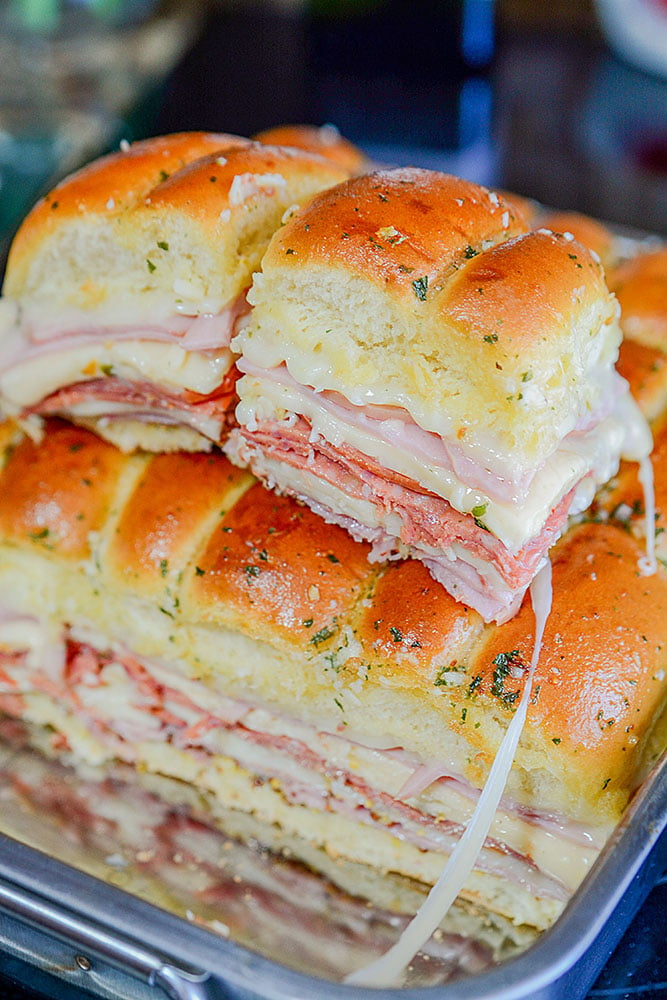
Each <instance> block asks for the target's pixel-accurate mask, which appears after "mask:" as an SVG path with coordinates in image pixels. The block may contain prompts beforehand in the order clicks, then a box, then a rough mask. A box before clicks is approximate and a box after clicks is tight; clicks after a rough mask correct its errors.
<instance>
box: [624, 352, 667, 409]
mask: <svg viewBox="0 0 667 1000" xmlns="http://www.w3.org/2000/svg"><path fill="white" fill-rule="evenodd" d="M616 367H617V369H618V371H619V373H620V374H621V375H622V376H623V378H625V379H627V380H628V382H629V384H630V391H631V392H632V395H633V396H634V398H635V399H636V400H637V402H638V403H639V406H640V408H641V410H642V412H643V414H644V415H645V417H646V418H647V419H648V420H655V418H656V417H657V416H659V414H660V413H662V412H663V410H664V409H665V408H666V407H667V353H665V352H664V351H662V350H659V349H657V348H655V347H647V346H645V345H644V344H640V343H639V342H638V341H636V340H631V339H630V338H627V337H626V338H625V340H623V341H622V343H621V346H620V349H619V354H618V363H617V365H616Z"/></svg>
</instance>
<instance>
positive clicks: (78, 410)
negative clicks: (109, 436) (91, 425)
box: [23, 365, 239, 441]
mask: <svg viewBox="0 0 667 1000" xmlns="http://www.w3.org/2000/svg"><path fill="white" fill-rule="evenodd" d="M238 377H239V372H238V370H237V368H236V366H235V365H234V366H232V368H230V370H229V371H228V372H227V374H226V375H225V377H224V379H223V380H222V382H221V383H220V385H219V386H218V388H217V389H215V390H214V391H213V392H211V393H208V395H203V394H200V393H196V392H191V391H188V390H185V391H183V392H181V393H176V392H169V391H168V390H167V389H164V388H163V387H162V386H158V385H155V384H154V383H152V382H141V381H137V382H134V381H130V380H128V379H121V378H115V377H114V376H108V377H106V378H97V379H89V380H87V381H85V382H77V383H75V384H74V385H69V386H64V387H63V388H62V389H59V390H58V391H57V392H54V393H52V394H51V395H50V396H47V397H46V398H45V399H42V400H40V402H39V403H36V404H35V405H34V406H31V407H29V408H28V409H26V410H25V411H24V414H23V415H24V416H29V415H31V414H38V415H39V416H44V417H46V416H55V415H65V414H70V415H73V416H76V415H78V416H94V417H95V418H97V419H100V418H104V419H106V420H114V419H123V420H128V419H129V420H141V421H155V422H156V423H162V424H178V425H185V426H189V427H192V428H193V429H194V430H197V431H199V432H200V433H202V432H204V433H205V432H208V434H211V433H215V431H214V430H212V429H211V428H215V427H216V426H217V427H218V428H219V430H218V434H217V437H215V440H216V441H217V440H219V439H220V436H221V435H222V432H223V430H225V429H226V428H228V427H229V426H231V423H232V422H233V412H234V402H235V400H236V382H237V380H238ZM202 418H209V419H206V420H202ZM211 418H212V420H211Z"/></svg>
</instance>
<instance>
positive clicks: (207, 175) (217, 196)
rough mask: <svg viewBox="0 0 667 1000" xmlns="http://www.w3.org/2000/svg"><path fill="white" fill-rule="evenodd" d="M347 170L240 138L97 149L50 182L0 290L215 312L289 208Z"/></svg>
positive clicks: (64, 300) (54, 306)
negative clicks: (90, 159) (90, 160)
mask: <svg viewBox="0 0 667 1000" xmlns="http://www.w3.org/2000/svg"><path fill="white" fill-rule="evenodd" d="M346 176H347V173H346V172H345V171H343V170H341V169H340V168H338V167H336V166H335V165H334V164H332V163H330V162H328V161H327V160H325V159H324V158H322V157H319V156H317V155H315V154H308V153H305V152H301V151H299V150H286V149H282V148H279V147H272V146H266V145H262V144H260V143H253V142H250V141H249V140H247V139H242V138H239V137H235V136H224V135H220V136H215V135H201V134H199V133H195V134H194V136H192V137H189V136H187V135H178V136H175V137H165V138H163V139H157V140H148V141H147V142H146V143H138V144H137V145H136V146H130V147H129V148H128V149H126V150H122V151H121V152H119V153H116V154H114V155H112V156H109V157H104V158H103V159H102V160H100V161H97V162H96V163H94V164H92V165H91V166H90V167H87V168H85V169H84V170H82V171H80V172H79V173H77V174H75V175H74V176H72V177H71V178H69V179H68V180H66V181H63V183H62V184H61V185H59V186H58V187H57V188H56V189H55V190H54V191H52V192H51V193H50V194H49V195H47V196H46V198H44V199H43V201H42V202H41V203H40V204H39V205H38V206H37V207H36V208H35V209H34V211H33V212H32V213H31V214H30V215H29V216H28V218H27V220H26V222H25V223H24V225H23V226H22V227H21V229H20V230H19V232H18V234H17V237H16V239H15V241H14V245H13V247H12V250H11V253H10V256H9V261H8V267H7V276H6V281H5V287H4V293H5V295H7V296H10V297H15V298H19V299H29V300H30V301H31V303H33V304H37V305H38V304H39V303H40V302H42V301H43V302H44V303H48V308H49V310H51V311H53V310H59V309H63V310H66V309H67V308H74V309H76V308H78V309H94V308H96V307H98V306H105V305H108V304H110V303H112V302H113V301H114V300H115V299H116V297H118V296H123V297H124V301H127V297H128V296H130V297H131V298H138V299H140V300H145V299H146V298H150V297H154V298H157V299H159V300H160V302H161V303H162V306H163V308H164V309H166V310H168V311H171V312H174V311H184V312H188V311H190V312H195V313H196V312H199V311H201V310H202V309H204V310H213V311H215V310H217V309H218V308H220V307H221V306H224V305H226V304H228V303H229V302H230V301H232V300H233V299H234V298H235V297H236V296H238V295H239V294H240V293H241V292H243V291H244V290H245V288H246V287H247V285H248V283H249V280H250V274H251V273H252V271H253V270H254V269H255V268H257V267H258V266H259V262H260V260H261V256H262V253H263V252H264V249H265V245H266V242H267V241H268V239H269V236H270V235H271V234H272V232H273V231H274V230H275V229H276V228H277V227H278V226H279V225H280V224H281V220H282V217H283V215H284V213H285V212H286V211H288V210H289V209H291V208H294V207H295V206H296V205H297V204H300V203H302V202H303V201H305V200H307V199H308V198H309V197H310V196H311V195H312V194H314V193H315V192H316V191H319V190H321V188H323V187H326V186H328V185H331V184H335V183H338V182H339V181H341V180H343V179H344V178H345V177H346Z"/></svg>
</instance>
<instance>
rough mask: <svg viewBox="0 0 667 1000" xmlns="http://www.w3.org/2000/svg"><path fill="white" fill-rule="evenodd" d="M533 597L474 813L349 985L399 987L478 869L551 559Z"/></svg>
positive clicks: (519, 727)
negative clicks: (417, 899)
mask: <svg viewBox="0 0 667 1000" xmlns="http://www.w3.org/2000/svg"><path fill="white" fill-rule="evenodd" d="M530 596H531V601H532V605H533V613H534V615H535V644H534V647H533V655H532V658H531V662H530V667H529V668H528V672H527V676H526V679H525V683H524V687H523V691H522V693H521V698H520V699H519V704H518V706H517V710H516V712H515V713H514V716H513V718H512V721H511V722H510V724H509V726H508V727H507V731H506V732H505V735H504V737H503V740H502V743H501V744H500V746H499V748H498V751H497V753H496V756H495V758H494V761H493V764H492V766H491V770H490V772H489V776H488V778H487V780H486V783H485V785H484V788H483V789H482V792H481V795H480V797H479V800H478V802H477V806H476V807H475V811H474V812H473V814H472V816H471V818H470V820H469V822H468V824H467V826H466V828H465V830H464V832H463V835H462V836H461V839H460V840H459V841H458V843H457V845H456V847H455V848H454V850H453V851H452V853H451V855H450V856H449V859H448V860H447V863H446V865H445V867H444V868H443V870H442V873H441V874H440V876H439V878H438V880H437V882H436V883H435V884H434V886H433V888H432V889H431V891H430V892H429V894H428V896H427V897H426V899H425V901H424V903H423V904H422V906H421V907H420V909H419V910H418V912H417V913H416V914H415V916H414V917H413V918H412V920H411V921H410V923H409V924H408V925H407V927H406V928H405V929H404V931H403V933H402V934H401V936H400V937H399V939H398V941H396V942H395V944H393V945H392V947H391V948H390V949H389V950H388V951H387V952H385V954H384V955H382V956H380V958H378V959H376V961H374V962H371V963H370V965H367V966H365V967H363V968H361V969H358V970H357V971H356V972H353V973H351V974H350V975H349V976H347V977H346V978H345V982H346V983H350V984H352V985H355V986H375V987H383V986H396V985H400V979H401V977H402V975H403V973H404V972H405V970H406V968H407V966H408V965H409V964H410V962H411V961H412V959H413V958H414V956H415V955H416V954H417V952H418V951H419V949H420V948H422V947H423V946H424V945H425V944H426V942H427V941H428V939H429V938H430V937H431V935H432V934H433V932H434V931H435V930H436V929H437V927H438V926H439V924H440V922H441V921H442V919H443V917H444V916H445V914H446V913H447V912H448V910H449V908H450V906H451V905H452V903H453V902H454V900H455V899H456V897H457V896H458V894H459V892H460V891H461V889H462V888H463V885H464V883H465V882H466V880H467V878H468V876H469V875H470V873H471V871H472V869H473V868H474V866H475V862H476V860H477V856H478V854H479V852H480V850H481V848H482V845H483V844H484V841H485V840H486V837H487V835H488V832H489V828H490V826H491V824H492V822H493V817H494V816H495V813H496V810H497V808H498V805H499V803H500V799H501V797H502V794H503V791H504V789H505V784H506V782H507V776H508V774H509V772H510V769H511V767H512V763H513V761H514V754H515V752H516V748H517V744H518V742H519V739H520V737H521V733H522V731H523V727H524V723H525V721H526V714H527V711H528V704H529V702H530V696H531V690H532V683H533V677H534V674H535V668H536V667H537V663H538V660H539V658H540V652H541V649H542V640H543V637H544V628H545V625H546V622H547V618H548V617H549V613H550V611H551V603H552V589H551V563H550V562H549V559H548V558H547V559H546V560H545V562H544V563H543V564H542V566H541V568H540V571H539V573H538V574H537V576H536V577H535V578H534V580H533V582H532V584H531V586H530Z"/></svg>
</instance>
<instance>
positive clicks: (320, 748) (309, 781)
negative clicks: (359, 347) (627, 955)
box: [0, 634, 594, 903]
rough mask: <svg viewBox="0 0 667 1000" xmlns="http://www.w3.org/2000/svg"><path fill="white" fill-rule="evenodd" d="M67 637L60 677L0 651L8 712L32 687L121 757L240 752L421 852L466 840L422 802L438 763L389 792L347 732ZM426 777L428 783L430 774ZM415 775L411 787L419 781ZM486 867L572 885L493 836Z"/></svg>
mask: <svg viewBox="0 0 667 1000" xmlns="http://www.w3.org/2000/svg"><path fill="white" fill-rule="evenodd" d="M65 641H66V650H67V653H66V657H64V663H63V668H62V671H61V675H60V677H58V678H53V677H50V676H47V675H46V674H44V673H43V672H42V671H41V670H39V669H36V668H33V667H32V666H31V665H30V664H29V662H28V658H27V654H26V653H25V652H23V653H22V652H21V651H19V650H13V651H9V650H7V651H3V652H0V669H1V670H2V676H3V680H4V683H3V685H2V689H0V693H1V694H2V695H3V697H2V708H3V710H4V711H5V713H7V714H8V715H10V716H17V717H24V716H25V713H26V703H25V699H26V698H28V697H29V696H30V693H31V692H39V693H40V694H41V695H42V696H47V697H49V698H51V699H52V700H53V703H54V704H56V705H58V706H59V707H60V708H59V711H60V710H61V709H64V710H65V711H66V712H68V713H69V714H71V715H72V716H73V717H76V718H77V720H78V722H79V723H83V725H84V726H85V728H86V729H87V730H88V731H89V732H90V733H91V735H93V736H94V737H95V738H96V739H97V740H98V741H100V742H101V744H102V745H103V746H105V747H106V752H107V753H108V755H109V757H110V758H112V759H113V758H115V759H117V760H122V761H125V762H127V763H131V764H133V765H138V766H141V763H142V758H141V754H142V750H141V748H142V746H144V745H148V744H156V743H158V744H159V743H166V744H171V745H173V746H174V747H177V748H179V749H180V751H182V752H184V753H186V754H188V755H189V756H190V757H192V759H193V760H195V761H199V762H200V763H201V764H202V765H203V766H208V764H207V762H208V761H211V762H212V761H213V760H214V759H217V758H218V757H219V755H223V756H231V757H232V758H233V759H235V760H236V761H237V763H238V764H239V766H241V767H242V768H246V769H248V770H250V771H251V773H253V774H254V775H255V776H256V780H258V781H259V782H260V783H261V782H264V781H269V782H271V784H272V787H273V788H274V789H276V788H280V792H281V794H282V795H283V796H284V798H285V800H286V802H288V803H290V804H291V805H293V806H297V807H300V808H307V809H315V810H318V811H325V812H331V813H336V814H339V815H341V816H343V817H347V818H349V819H351V820H353V821H354V822H357V823H361V824H364V825H369V826H372V827H377V828H378V829H381V830H383V831H385V832H386V833H390V834H391V835H392V836H395V837H398V838H399V839H400V840H402V841H406V842H408V843H411V844H413V845H414V846H415V847H417V848H418V849H419V850H420V851H435V852H442V853H445V854H449V853H451V851H452V850H453V848H454V847H455V845H456V843H457V842H458V840H459V838H460V836H461V833H462V831H463V829H464V826H465V818H463V817H457V816H452V817H451V818H449V817H444V816H436V815H435V814H433V813H431V812H430V811H425V810H424V808H423V807H420V805H419V804H418V799H417V796H418V794H419V792H420V791H422V790H423V788H425V787H428V786H429V785H435V784H437V783H438V782H439V781H441V780H443V775H442V769H441V768H440V769H438V768H437V767H430V766H426V765H421V764H420V763H419V762H417V768H416V772H415V780H413V781H411V782H409V783H405V784H404V786H403V789H401V790H399V791H398V793H390V792H389V791H388V790H387V789H386V788H383V787H375V786H374V785H373V784H372V781H371V780H370V779H369V777H368V776H364V774H362V773H360V772H359V771H357V770H356V769H355V770H349V769H345V767H342V766H341V759H340V753H341V750H342V751H343V752H346V751H345V747H347V746H348V744H349V748H350V750H352V751H354V748H355V747H358V746H359V744H358V743H357V742H356V741H355V742H354V743H353V744H352V743H350V741H348V740H347V739H346V738H345V736H344V735H340V734H338V735H333V734H331V733H318V731H317V730H316V729H315V728H313V727H312V726H310V725H306V724H303V723H300V724H298V725H296V726H294V727H293V729H292V726H291V723H290V720H289V719H287V718H285V719H280V718H279V717H278V716H276V715H274V714H272V713H269V712H267V711H266V710H265V709H263V708H262V709H259V710H258V709H256V708H254V707H253V706H252V705H250V704H248V703H246V702H240V701H235V700H234V699H232V698H228V697H226V696H219V695H215V694H213V693H212V692H210V691H207V689H206V688H201V687H199V686H195V687H194V688H192V689H190V688H188V687H187V683H186V684H185V685H183V684H181V683H180V682H178V681H177V677H176V675H175V674H173V673H172V672H171V669H170V668H169V667H168V666H166V665H165V664H162V665H159V664H151V663H149V662H147V661H146V662H144V661H142V660H141V659H139V658H137V657H136V656H133V655H132V654H131V653H129V652H122V651H117V652H113V651H100V650H98V649H96V648H94V647H93V646H92V645H90V644H88V643H85V642H81V641H78V640H75V639H74V638H73V637H72V635H71V634H69V635H66V637H65ZM195 691H197V692H198V693H199V698H198V699H197V700H193V697H191V693H192V694H193V695H194V692H195ZM5 692H6V693H5ZM18 692H20V694H19V693H18ZM204 702H206V704H204ZM209 702H210V704H209ZM332 747H333V752H332V749H331V748H332ZM376 752H378V753H381V754H383V755H384V754H387V755H388V757H389V758H390V759H396V760H398V759H400V755H401V754H402V753H403V751H401V749H400V748H395V749H392V750H387V751H376ZM396 755H398V757H397V756H396ZM152 759H155V758H154V757H152ZM427 777H428V778H430V779H431V780H430V781H427V780H425V779H426V778H427ZM448 780H451V781H453V782H454V785H455V787H456V789H457V790H458V791H459V792H460V791H461V789H463V796H464V800H468V799H470V800H472V801H473V802H474V801H475V800H476V799H477V797H478V796H479V791H478V790H477V789H474V788H473V787H472V786H470V787H468V785H467V782H465V781H464V780H463V779H462V778H460V777H457V778H450V779H448ZM409 784H413V786H414V787H413V788H412V789H410V788H409V787H408V785H409ZM464 786H465V787H464ZM408 793H410V794H408ZM410 796H414V797H412V798H410ZM408 798H410V801H408ZM504 808H505V809H506V810H509V811H508V813H507V815H510V816H512V815H513V816H514V817H515V818H519V819H520V821H521V822H522V823H525V824H527V825H528V826H532V827H533V828H537V827H543V828H544V829H546V830H548V831H549V833H548V836H549V837H551V838H553V839H554V840H559V839H562V840H563V841H564V842H567V843H569V844H570V849H572V845H574V844H577V843H580V842H581V834H580V831H579V830H578V829H577V828H575V829H573V831H572V835H571V836H570V833H569V824H568V823H567V821H564V820H563V821H561V822H556V821H555V818H554V817H551V816H544V817H541V816H539V815H533V814H528V813H525V811H524V814H523V815H522V813H521V810H520V809H518V808H514V807H513V806H512V804H511V803H507V802H506V803H505V805H504ZM589 843H590V841H589ZM580 849H582V850H583V849H584V848H580ZM590 849H591V850H593V851H594V848H590ZM477 868H478V870H480V871H482V872H488V873H490V874H492V875H496V876H500V877H502V878H506V879H509V880H510V881H512V882H513V883H515V884H517V885H520V886H522V887H523V889H524V890H526V891H528V892H530V893H532V894H536V895H539V896H541V897H545V898H551V899H553V900H556V901H559V902H560V903H564V902H565V901H566V900H567V899H568V897H569V894H570V891H571V890H570V888H568V886H566V885H565V884H564V883H563V882H562V881H561V879H560V878H558V877H556V876H554V875H553V874H551V873H549V872H548V871H545V870H544V869H541V868H540V867H539V866H538V864H537V863H536V861H535V860H534V859H533V858H531V857H529V856H528V855H526V854H524V853H522V852H521V851H520V850H518V849H516V848H514V847H512V846H511V843H508V842H504V841H503V840H502V839H501V838H499V837H498V836H497V835H496V834H494V833H489V835H488V836H487V838H486V840H485V844H484V848H483V850H482V852H481V854H480V857H479V861H478V864H477Z"/></svg>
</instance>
